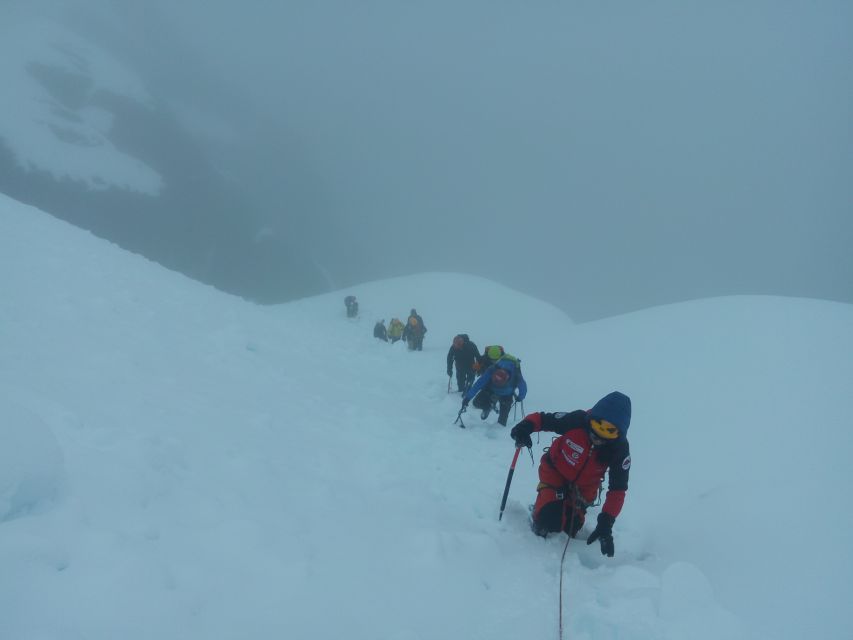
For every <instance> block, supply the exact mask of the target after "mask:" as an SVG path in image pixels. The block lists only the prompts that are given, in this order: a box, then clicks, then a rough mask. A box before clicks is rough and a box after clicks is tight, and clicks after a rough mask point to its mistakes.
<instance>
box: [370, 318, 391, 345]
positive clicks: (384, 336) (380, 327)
mask: <svg viewBox="0 0 853 640" xmlns="http://www.w3.org/2000/svg"><path fill="white" fill-rule="evenodd" d="M373 337H374V338H379V339H380V340H385V342H388V332H387V331H386V330H385V324H384V323H382V322H377V323H376V324H375V325H373Z"/></svg>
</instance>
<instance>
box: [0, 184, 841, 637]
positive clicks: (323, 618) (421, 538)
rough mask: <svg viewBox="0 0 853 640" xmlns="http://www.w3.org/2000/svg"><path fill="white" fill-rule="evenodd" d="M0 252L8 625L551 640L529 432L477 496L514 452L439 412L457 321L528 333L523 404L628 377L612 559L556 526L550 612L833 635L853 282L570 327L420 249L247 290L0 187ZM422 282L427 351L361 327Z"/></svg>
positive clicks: (460, 325) (14, 629) (524, 336)
mask: <svg viewBox="0 0 853 640" xmlns="http://www.w3.org/2000/svg"><path fill="white" fill-rule="evenodd" d="M0 268H2V272H3V274H4V277H3V278H2V279H0V294H1V295H0V353H2V358H0V442H2V446H0V566H2V567H3V570H2V571H0V638H8V639H10V640H36V639H39V640H42V639H60V638H61V639H63V640H65V639H69V640H77V639H79V640H82V639H84V638H85V639H87V640H107V639H110V640H113V639H115V638H123V639H125V640H133V639H138V640H150V639H152V638H157V639H158V640H166V639H175V640H177V639H181V640H187V639H192V638H197V639H199V640H202V639H203V640H213V639H227V638H309V637H310V638H321V639H322V638H347V639H353V640H355V639H377V638H381V639H388V640H421V639H423V640H427V639H429V640H433V639H434V640H439V639H441V640H445V639H448V638H482V639H486V638H488V639H494V638H507V639H511V638H556V637H557V621H558V614H559V612H558V599H559V578H560V556H561V554H562V551H563V547H564V545H565V542H566V538H565V536H564V535H554V536H551V537H549V538H548V539H546V540H543V539H541V538H537V537H535V536H534V535H533V534H532V533H531V532H530V530H529V528H528V523H527V518H528V504H530V503H532V501H533V499H534V495H535V484H536V481H537V478H536V467H535V466H534V465H533V464H532V462H531V459H530V456H529V455H528V454H527V451H526V450H525V451H523V452H522V456H521V457H520V458H519V463H518V467H517V469H516V472H515V477H514V479H513V483H512V486H511V489H510V494H509V503H508V506H507V510H506V512H505V513H504V517H503V520H502V521H500V522H499V521H498V517H497V516H498V508H499V503H500V497H501V494H502V491H503V488H504V482H505V480H506V476H507V471H508V467H509V463H510V461H511V459H512V454H513V452H514V447H513V443H512V441H511V439H510V437H509V428H504V427H501V426H500V425H497V424H495V423H494V421H493V420H494V418H492V419H490V420H487V421H486V422H481V421H480V419H479V416H478V415H477V414H476V413H475V412H469V413H467V414H465V420H466V425H467V427H468V428H467V429H464V430H463V429H460V428H458V427H456V426H454V425H453V420H454V418H455V417H456V413H457V411H458V408H459V405H460V398H459V396H458V394H455V393H451V394H448V393H447V377H446V375H445V366H446V365H445V358H446V355H447V350H448V347H449V345H450V342H451V339H452V338H453V336H454V335H455V334H456V333H459V332H465V333H468V334H469V335H470V336H471V338H472V340H474V342H476V343H477V344H478V345H479V346H480V347H481V348H482V347H484V346H485V345H487V344H492V343H500V344H502V345H503V346H504V347H505V348H506V349H507V351H509V352H510V353H513V354H515V355H517V356H518V357H520V358H521V359H522V361H523V367H524V372H525V377H526V378H527V381H528V384H529V386H530V392H529V395H528V397H527V399H526V400H525V403H524V405H525V406H524V408H525V410H526V411H528V412H531V411H538V410H543V411H560V410H573V409H579V408H589V407H590V406H592V404H594V403H595V401H596V400H598V399H599V398H600V397H602V396H603V395H605V394H606V393H608V392H610V391H613V390H620V391H623V392H624V393H627V394H628V395H630V396H631V398H632V401H633V409H634V411H633V419H632V426H631V431H630V439H631V447H632V459H633V466H632V470H631V480H630V488H629V491H628V496H627V500H626V504H625V508H624V510H623V512H622V514H621V515H620V517H619V519H618V520H617V522H616V525H615V528H614V536H615V542H616V555H615V557H614V558H605V557H603V556H602V555H601V554H600V552H599V550H598V548H597V545H593V546H587V545H586V544H585V537H586V535H588V533H589V531H590V528H591V527H590V524H589V522H588V523H587V524H586V525H585V528H584V530H583V531H582V533H581V536H580V537H579V539H577V540H575V541H572V542H571V543H570V544H569V547H568V552H567V554H566V560H565V566H564V567H563V577H564V592H563V601H564V609H563V615H564V620H565V627H566V628H565V629H564V632H565V637H567V638H574V639H578V640H580V639H588V640H591V639H593V638H594V639H595V640H602V639H607V638H614V639H615V638H619V639H637V640H640V639H642V640H648V639H657V638H660V639H664V638H666V639H676V638H690V639H704V638H707V639H709V640H719V639H720V638H738V637H742V638H767V639H771V638H772V639H780V638H782V639H784V638H790V639H795V638H796V639H800V638H805V637H813V638H839V639H841V638H850V637H851V636H853V624H852V623H851V621H850V617H849V615H848V614H847V607H848V606H849V603H850V602H851V601H853V589H851V579H850V576H851V575H853V566H851V556H853V552H851V550H850V545H849V543H848V537H849V532H850V531H851V528H853V527H852V525H853V522H851V509H850V499H849V497H848V496H847V488H848V487H849V476H850V471H849V469H848V458H849V453H850V451H851V440H853V436H851V429H850V425H849V422H850V420H849V417H848V414H849V407H848V404H849V402H850V400H851V398H853V394H851V390H853V307H851V306H850V305H844V304H839V303H830V302H822V301H816V300H804V299H791V298H778V297H732V298H717V299H706V300H700V301H696V302H690V303H685V304H678V305H670V306H665V307H657V308H653V309H648V310H645V311H642V312H638V313H633V314H630V315H625V316H620V317H614V318H610V319H608V320H604V321H599V322H594V323H589V324H582V325H576V324H574V323H573V322H572V321H571V320H570V319H569V318H568V317H566V316H565V315H564V314H562V313H561V312H560V311H558V310H557V309H555V308H554V307H551V306H549V305H547V304H544V303H542V302H540V301H537V300H535V299H532V298H530V297H528V296H526V295H524V294H522V293H519V292H516V291H512V290H509V289H506V288H504V287H502V286H498V285H496V284H494V283H492V282H489V281H487V280H483V279H478V278H473V277H469V276H465V275H459V274H438V273H433V274H423V275H420V276H414V277H407V278H401V279H395V280H387V281H381V282H373V283H368V284H364V285H363V286H360V287H357V288H353V289H351V290H346V291H338V292H335V293H332V294H328V295H323V296H318V297H315V298H311V299H306V300H301V301H298V302H294V303H290V304H285V305H279V306H276V307H259V306H255V305H252V304H250V303H247V302H245V301H244V300H241V299H239V298H236V297H232V296H228V295H226V294H223V293H220V292H219V291H216V290H214V289H212V288H209V287H205V286H202V285H199V284H198V283H195V282H193V281H191V280H189V279H187V278H185V277H183V276H181V275H178V274H176V273H173V272H170V271H167V270H165V269H163V268H161V267H160V266H158V265H156V264H153V263H151V262H147V261H146V260H144V259H143V258H140V257H139V256H135V255H132V254H129V253H127V252H124V251H122V250H121V249H119V248H117V247H116V246H113V245H110V244H108V243H106V242H104V241H102V240H99V239H97V238H95V237H94V236H92V235H90V234H87V233H86V232H84V231H81V230H78V229H76V228H73V227H71V226H68V225H66V224H64V223H62V222H59V221H57V220H55V219H53V218H51V217H49V216H48V215H46V214H44V213H42V212H40V211H37V210H35V209H32V208H28V207H26V206H23V205H21V204H19V203H17V202H14V201H12V200H9V199H8V198H5V197H3V196H0ZM347 294H353V295H356V296H357V297H358V299H359V302H360V306H361V316H360V318H358V319H357V320H356V321H351V320H347V319H346V318H345V315H344V305H343V298H344V296H345V295H347ZM411 307H416V308H417V310H418V312H419V313H420V314H421V315H422V316H423V318H424V321H425V323H426V325H427V327H428V329H429V332H428V333H427V336H426V341H425V348H424V351H423V352H412V353H410V352H408V351H407V350H406V348H405V346H404V345H402V344H396V345H393V346H391V345H388V344H384V343H380V342H378V341H377V340H375V339H374V338H373V337H372V329H373V324H374V322H375V321H376V320H378V319H383V318H384V319H385V320H386V322H387V321H388V320H390V318H391V317H392V316H398V317H400V318H401V319H403V320H405V318H406V316H407V315H408V312H409V309H410V308H411ZM520 418H521V415H520V414H519V415H517V416H516V419H520ZM549 442H550V440H549V438H548V437H547V435H545V434H543V436H542V437H541V438H540V439H539V440H538V441H536V439H535V437H534V444H535V447H534V454H535V456H536V458H537V461H536V462H537V463H538V457H539V455H541V452H542V449H543V448H544V447H546V446H548V444H549ZM594 513H595V512H593V513H592V515H593V516H594ZM593 520H594V518H593Z"/></svg>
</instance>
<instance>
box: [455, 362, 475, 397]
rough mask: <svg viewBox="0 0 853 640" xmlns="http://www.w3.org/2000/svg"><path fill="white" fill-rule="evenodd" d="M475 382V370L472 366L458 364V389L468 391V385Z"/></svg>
mask: <svg viewBox="0 0 853 640" xmlns="http://www.w3.org/2000/svg"><path fill="white" fill-rule="evenodd" d="M472 384H474V370H473V369H472V368H471V367H468V368H467V369H466V368H465V367H462V368H460V367H459V365H456V390H457V391H468V387H470V386H471V385H472Z"/></svg>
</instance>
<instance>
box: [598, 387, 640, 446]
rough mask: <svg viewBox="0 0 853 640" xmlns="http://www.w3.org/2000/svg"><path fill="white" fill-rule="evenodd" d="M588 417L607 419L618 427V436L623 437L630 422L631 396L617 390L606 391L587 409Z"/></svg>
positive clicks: (626, 433)
mask: <svg viewBox="0 0 853 640" xmlns="http://www.w3.org/2000/svg"><path fill="white" fill-rule="evenodd" d="M589 417H590V418H595V419H597V420H607V422H610V423H611V424H613V425H615V426H616V427H618V429H619V438H620V439H621V438H625V436H627V435H628V427H629V426H630V424H631V398H629V397H628V396H626V395H625V394H624V393H620V392H619V391H614V392H612V393H608V394H607V395H606V396H604V397H603V398H602V399H601V400H599V401H598V402H596V403H595V406H594V407H593V408H592V409H590V410H589Z"/></svg>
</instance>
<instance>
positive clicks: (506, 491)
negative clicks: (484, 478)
mask: <svg viewBox="0 0 853 640" xmlns="http://www.w3.org/2000/svg"><path fill="white" fill-rule="evenodd" d="M519 452H521V447H516V448H515V455H514V456H513V457H512V464H511V465H509V473H507V474H506V486H505V487H504V497H503V498H501V512H500V515H498V520H500V519H501V518H503V517H504V508H505V507H506V498H507V496H508V495H509V485H510V483H511V482H512V474H513V473H515V463H516V462H518V454H519Z"/></svg>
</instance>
